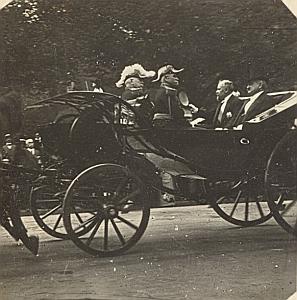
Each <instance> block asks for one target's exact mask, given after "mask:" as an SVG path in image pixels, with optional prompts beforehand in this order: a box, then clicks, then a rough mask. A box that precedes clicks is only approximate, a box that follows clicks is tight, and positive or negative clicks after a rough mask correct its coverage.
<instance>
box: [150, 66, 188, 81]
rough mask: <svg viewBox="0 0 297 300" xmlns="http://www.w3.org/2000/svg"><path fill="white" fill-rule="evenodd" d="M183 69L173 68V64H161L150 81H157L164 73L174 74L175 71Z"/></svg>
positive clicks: (178, 71)
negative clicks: (156, 75)
mask: <svg viewBox="0 0 297 300" xmlns="http://www.w3.org/2000/svg"><path fill="white" fill-rule="evenodd" d="M183 70H184V69H183V68H182V69H175V68H174V67H173V65H166V66H163V67H161V68H160V69H159V70H158V77H157V78H156V79H154V80H153V81H152V82H156V81H159V80H160V79H161V78H162V77H163V76H164V75H166V74H170V73H171V74H172V73H173V74H176V73H180V72H182V71H183Z"/></svg>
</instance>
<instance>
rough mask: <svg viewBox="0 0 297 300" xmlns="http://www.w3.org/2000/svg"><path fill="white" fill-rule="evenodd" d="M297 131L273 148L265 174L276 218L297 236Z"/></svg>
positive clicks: (268, 193) (266, 185)
mask: <svg viewBox="0 0 297 300" xmlns="http://www.w3.org/2000/svg"><path fill="white" fill-rule="evenodd" d="M296 186H297V130H294V131H292V132H290V133H288V134H287V135H286V136H285V137H284V138H283V139H281V140H280V142H279V143H278V144H277V146H276V147H275V149H274V150H273V152H272V154H271V156H270V159H269V161H268V164H267V169H266V173H265V188H266V194H267V198H268V203H269V207H270V209H271V211H272V212H273V216H274V218H275V220H276V221H277V222H278V224H280V225H281V226H282V227H283V228H284V229H285V230H286V231H287V232H289V233H291V234H293V235H295V236H296V237H297V189H296Z"/></svg>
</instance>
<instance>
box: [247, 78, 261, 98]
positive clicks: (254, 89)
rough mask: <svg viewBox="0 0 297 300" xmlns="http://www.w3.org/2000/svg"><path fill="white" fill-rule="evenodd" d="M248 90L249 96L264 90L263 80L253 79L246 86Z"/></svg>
mask: <svg viewBox="0 0 297 300" xmlns="http://www.w3.org/2000/svg"><path fill="white" fill-rule="evenodd" d="M246 90H247V93H248V95H249V96H252V95H254V94H256V93H258V92H260V91H261V90H262V83H261V81H252V82H250V83H249V84H248V85H247V86H246Z"/></svg>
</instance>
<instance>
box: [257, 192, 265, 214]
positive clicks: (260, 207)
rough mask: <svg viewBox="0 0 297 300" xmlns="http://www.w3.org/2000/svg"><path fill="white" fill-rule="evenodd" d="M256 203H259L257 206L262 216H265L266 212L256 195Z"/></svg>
mask: <svg viewBox="0 0 297 300" xmlns="http://www.w3.org/2000/svg"><path fill="white" fill-rule="evenodd" d="M256 205H257V208H258V211H259V213H260V216H261V218H263V217H264V212H263V209H262V206H261V204H260V202H259V199H258V197H256Z"/></svg>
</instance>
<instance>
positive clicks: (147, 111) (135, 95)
mask: <svg viewBox="0 0 297 300" xmlns="http://www.w3.org/2000/svg"><path fill="white" fill-rule="evenodd" d="M155 74H156V73H155V72H154V71H147V70H145V69H144V67H143V66H142V65H140V64H133V65H130V66H126V67H125V68H124V70H123V71H122V73H121V78H120V80H119V81H118V82H117V83H116V86H117V87H118V88H122V87H124V91H123V93H122V99H123V100H125V101H127V102H128V103H129V104H130V105H131V106H133V107H134V108H135V109H136V110H137V111H138V112H139V115H140V116H142V117H143V118H144V119H148V120H149V119H151V118H152V110H153V103H152V102H151V101H150V100H149V97H148V91H147V89H146V87H145V80H146V79H150V78H152V77H154V76H155ZM129 113H130V116H129V118H132V119H133V116H132V115H131V112H129ZM128 122H129V121H128Z"/></svg>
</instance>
